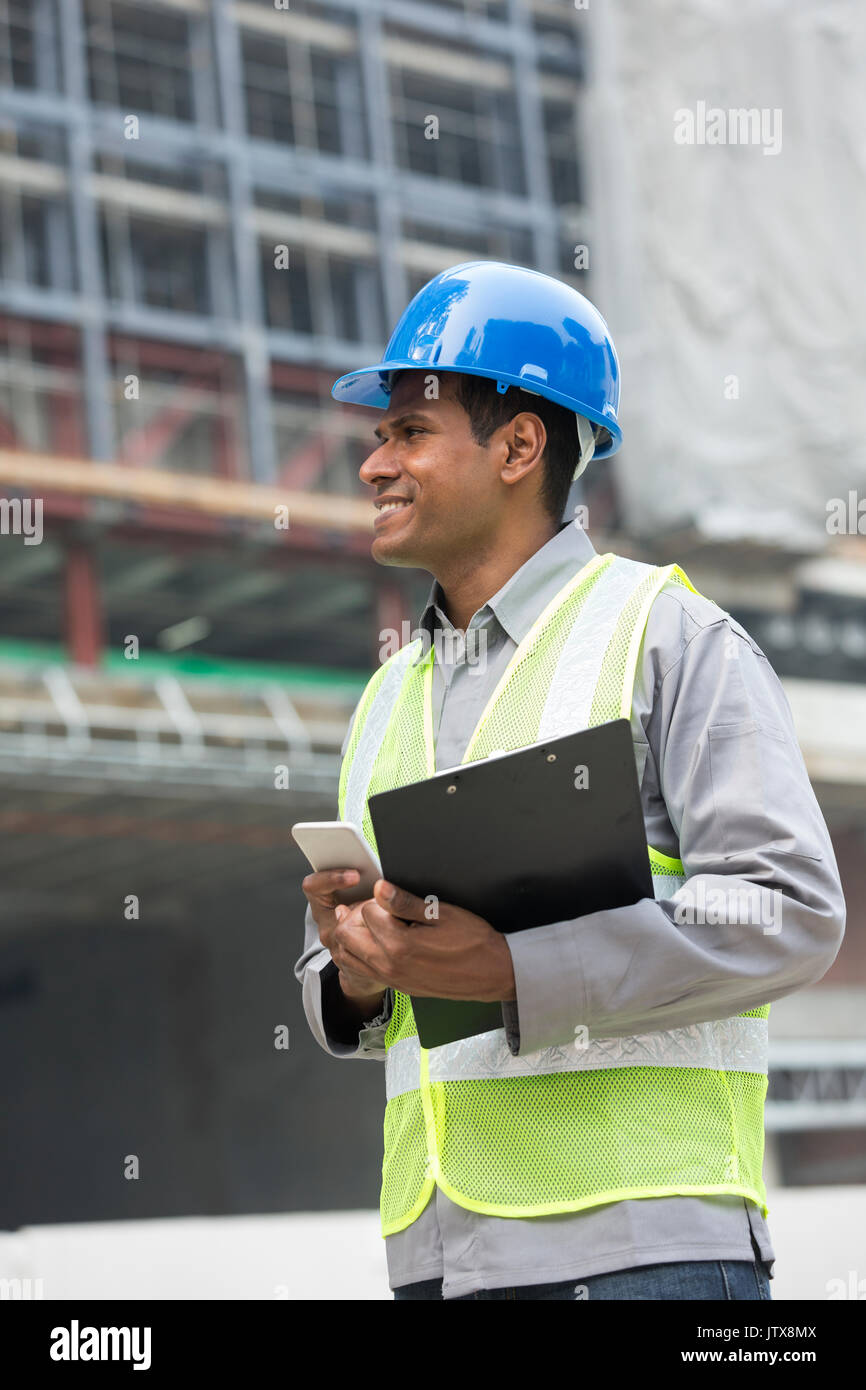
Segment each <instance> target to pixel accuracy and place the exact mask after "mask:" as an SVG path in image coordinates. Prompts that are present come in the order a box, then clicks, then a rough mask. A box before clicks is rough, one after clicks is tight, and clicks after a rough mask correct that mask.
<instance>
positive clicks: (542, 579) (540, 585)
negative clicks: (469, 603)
mask: <svg viewBox="0 0 866 1390" xmlns="http://www.w3.org/2000/svg"><path fill="white" fill-rule="evenodd" d="M595 553H596V552H595V548H594V546H593V544H592V542H591V540H590V539H589V536H588V535H587V534H586V532H585V531H584V530H582V529H581V528H580V527H579V526H576V525H575V524H574V522H572V521H569V522H565V523H564V525H562V526H561V527H560V529H559V530H558V531H557V533H556V535H555V536H551V538H550V540H549V541H547V542H546V543H545V544H544V545H543V546H541V547H540V549H538V550H536V551H535V553H534V554H533V555H530V557H529V559H528V560H525V561H524V563H523V564H522V565H521V566H520V569H518V570H515V572H514V574H512V575H511V577H510V579H507V580H506V581H505V583H504V584H503V585H502V588H501V589H499V590H498V591H497V592H496V593H495V594H493V596H492V597H491V598H489V599H488V600H487V602H486V603H484V604H482V605H481V607H480V608H479V609H477V610H476V612H475V613H474V614H473V615H472V621H473V622H475V626H476V627H479V626H483V625H486V624H489V623H491V622H498V623H499V625H500V627H501V628H502V629H503V630H504V631H505V632H506V633H507V635H508V636H509V637H510V638H511V641H512V642H514V644H515V646H519V644H520V643H521V642H522V641H523V639H524V637H525V636H526V634H527V633H528V631H529V629H530V628H531V627H532V624H533V623H534V622H535V620H536V618H537V617H538V616H539V614H540V613H541V612H543V610H544V609H545V608H546V607H547V605H548V603H550V601H551V599H552V598H554V597H555V595H556V594H557V593H558V592H559V590H560V589H562V588H563V587H564V586H565V585H566V584H567V583H568V580H569V579H571V578H573V576H574V575H575V574H577V573H578V571H579V570H581V569H583V567H584V565H587V564H588V563H589V561H590V560H591V559H592V558H593V556H594V555H595ZM442 602H443V595H442V589H441V587H440V585H439V581H438V579H434V581H433V584H432V586H431V588H430V593H429V595H428V597H427V603H426V605H425V607H424V611H423V613H422V615H421V619H420V622H419V625H418V626H419V628H420V629H422V630H423V631H425V632H426V633H427V635H428V642H432V639H433V635H434V632H435V631H436V629H437V628H439V629H440V630H443V631H452V630H453V626H452V624H451V623H450V622H449V620H448V618H446V616H445V613H444V611H443V609H442V606H441V605H442ZM428 650H429V647H428V643H427V642H425V643H424V647H423V650H422V653H421V655H420V656H419V657H418V658H417V660H421V659H423V656H424V654H425V653H426V652H427V651H428Z"/></svg>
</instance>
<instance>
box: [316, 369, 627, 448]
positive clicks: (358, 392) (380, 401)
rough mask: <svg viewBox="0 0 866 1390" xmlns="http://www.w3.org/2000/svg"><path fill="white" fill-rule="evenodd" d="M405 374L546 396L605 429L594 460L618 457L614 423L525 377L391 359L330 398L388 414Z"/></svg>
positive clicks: (341, 385)
mask: <svg viewBox="0 0 866 1390" xmlns="http://www.w3.org/2000/svg"><path fill="white" fill-rule="evenodd" d="M403 370H407V371H413V372H423V373H424V374H425V375H427V376H435V375H436V374H437V372H457V373H460V374H461V375H464V376H483V377H486V378H487V379H488V380H489V381H502V382H507V383H508V385H509V386H517V387H519V388H522V389H524V390H526V391H528V392H530V393H532V394H534V395H536V396H544V397H546V399H547V400H551V401H555V402H556V403H557V405H562V406H565V408H566V409H567V410H573V411H574V412H575V414H577V415H583V416H584V417H585V418H586V419H587V420H592V421H593V423H594V424H596V425H602V426H603V427H604V428H605V429H606V430H607V431H608V435H609V442H608V443H607V444H606V445H602V446H600V447H598V448H596V450H595V454H594V458H595V459H603V458H609V457H610V455H611V454H615V453H616V451H617V449H619V447H620V445H621V443H622V430H621V429H620V427H619V424H618V423H617V421H616V420H615V419H613V418H611V417H609V416H607V415H604V414H602V413H600V412H599V411H597V410H594V409H592V408H590V407H589V406H587V405H586V404H585V403H584V402H582V401H579V400H577V399H576V397H573V396H568V395H566V394H565V393H564V392H561V391H553V390H551V389H550V387H548V386H546V385H544V386H542V384H541V383H540V382H536V381H531V382H530V381H529V380H527V379H526V378H525V377H519V376H513V375H511V374H510V373H508V372H492V371H483V370H478V369H474V370H472V371H467V369H466V368H465V367H454V366H449V365H448V364H447V363H445V362H437V364H436V367H435V368H434V367H431V365H430V364H429V363H428V362H412V361H408V360H405V359H389V360H387V361H384V362H378V363H377V364H376V365H375V366H374V367H361V368H359V369H358V371H355V372H346V374H345V375H344V376H341V377H339V378H338V380H337V381H335V382H334V384H333V386H332V387H331V395H332V396H333V398H334V400H336V401H342V402H344V403H347V404H353V405H366V406H372V407H373V408H374V409H377V410H385V409H387V406H388V404H389V402H390V399H391V392H390V388H389V384H388V383H389V379H390V375H391V373H392V372H397V371H403Z"/></svg>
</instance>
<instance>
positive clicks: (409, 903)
mask: <svg viewBox="0 0 866 1390" xmlns="http://www.w3.org/2000/svg"><path fill="white" fill-rule="evenodd" d="M373 898H374V899H375V901H376V902H377V903H378V904H379V906H380V907H381V908H384V910H385V911H386V912H390V914H391V916H392V917H398V918H399V919H400V920H401V921H403V922H427V921H428V920H429V919H428V917H427V912H426V909H427V904H426V902H425V901H424V899H423V898H417V897H416V896H415V894H414V893H409V892H407V891H406V889H405V888H398V887H397V885H396V884H394V883H389V882H388V880H387V879H385V878H377V879H376V882H375V884H374V885H373Z"/></svg>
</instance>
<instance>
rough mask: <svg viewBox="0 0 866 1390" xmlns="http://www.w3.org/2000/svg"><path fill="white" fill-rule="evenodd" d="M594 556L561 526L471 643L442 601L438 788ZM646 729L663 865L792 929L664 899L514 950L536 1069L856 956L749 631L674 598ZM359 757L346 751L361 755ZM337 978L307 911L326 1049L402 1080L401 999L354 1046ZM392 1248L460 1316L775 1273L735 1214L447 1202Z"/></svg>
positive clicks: (787, 722) (831, 866)
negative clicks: (570, 1287)
mask: <svg viewBox="0 0 866 1390" xmlns="http://www.w3.org/2000/svg"><path fill="white" fill-rule="evenodd" d="M594 554H595V550H594V548H593V546H592V544H591V543H590V541H589V538H588V537H587V535H586V534H585V532H584V531H582V530H581V529H580V528H579V527H578V526H577V525H576V524H572V523H567V524H565V525H563V526H562V527H561V529H560V530H559V532H558V533H557V534H556V535H555V536H554V537H553V538H552V539H551V540H549V541H548V542H547V543H546V544H545V545H543V546H542V547H541V549H539V550H538V551H536V552H535V554H534V555H532V556H531V557H530V558H529V560H527V561H526V563H525V564H523V565H522V566H521V567H520V569H519V570H517V571H516V572H515V573H514V574H513V575H512V576H511V578H510V579H509V580H508V581H507V582H506V583H505V584H504V585H503V586H502V588H501V589H500V590H499V592H498V593H497V594H495V595H494V596H493V597H492V598H491V599H490V600H489V601H488V602H487V603H485V604H483V605H482V607H481V608H479V609H478V611H477V612H476V613H475V614H474V615H473V617H472V619H471V621H470V623H469V626H468V628H467V631H466V635H465V638H464V636H463V634H461V633H460V632H459V631H458V630H457V629H455V628H453V626H452V625H451V623H450V622H449V620H448V618H447V617H446V615H445V613H444V612H443V611H442V609H441V607H440V602H441V600H442V594H441V590H440V589H439V586H438V584H437V583H435V582H434V584H433V586H432V588H431V591H430V597H429V599H428V603H427V606H426V608H425V610H424V615H423V617H422V619H421V625H423V626H425V627H427V628H428V630H429V631H430V633H431V636H434V634H435V637H434V652H435V662H434V669H433V719H434V736H435V747H436V766H437V769H442V768H445V767H450V766H452V765H454V764H456V763H459V762H460V761H461V759H462V757H463V754H464V752H465V750H466V747H467V745H468V742H469V739H470V737H471V735H472V733H473V731H474V729H475V726H476V724H477V722H478V719H479V717H480V715H481V713H482V711H483V709H484V707H485V705H486V703H487V701H488V699H489V697H490V695H491V693H492V691H493V690H494V688H495V686H496V683H497V681H498V680H499V678H500V676H501V675H502V672H503V671H504V669H505V667H506V666H507V664H508V661H509V660H510V658H511V656H512V655H513V653H514V651H515V650H516V648H517V646H518V645H519V643H520V641H521V640H522V639H523V638H524V637H525V635H526V634H527V632H528V631H529V629H530V628H531V626H532V624H533V622H534V621H535V620H536V618H537V617H538V616H539V614H540V613H541V612H542V610H543V609H544V608H545V606H546V605H547V604H548V603H549V602H550V600H551V599H552V598H553V597H554V596H555V594H556V593H557V592H558V591H559V590H560V589H561V588H562V587H563V585H564V584H565V583H566V582H567V581H568V579H569V578H570V577H571V576H572V575H574V574H575V573H576V572H577V571H578V570H579V569H581V568H582V567H583V566H584V565H586V564H587V563H588V561H589V560H591V559H592V558H593V556H594ZM480 633H483V634H484V636H483V637H480V636H479V634H480ZM482 651H483V652H484V658H485V659H483V660H482V659H480V654H481V652H482ZM631 728H632V738H633V743H634V749H635V757H636V761H637V767H638V776H639V779H640V787H641V802H642V807H643V813H644V819H645V823H646V833H647V841H648V843H649V844H650V845H652V846H653V848H654V849H657V850H660V851H661V852H662V853H663V854H667V855H670V856H672V857H678V858H681V859H682V861H683V865H684V872H685V874H686V875H687V878H688V887H689V888H690V890H692V891H693V892H695V893H698V892H700V891H701V890H702V886H703V888H706V889H707V890H709V889H712V888H717V889H718V888H722V889H727V890H728V891H730V890H731V889H737V888H742V890H743V891H744V893H748V891H749V889H750V888H751V889H753V888H754V885H755V884H759V885H762V886H763V887H764V888H766V889H770V890H778V894H779V895H781V896H778V897H777V899H776V901H777V902H778V903H781V905H782V908H783V913H782V917H781V929H780V930H778V931H776V930H775V928H774V929H773V930H772V931H764V930H763V928H762V927H761V926H758V925H749V926H747V925H744V924H742V923H741V922H740V923H738V922H734V921H731V922H729V923H728V924H716V925H709V924H704V925H699V924H693V925H690V924H688V923H686V924H678V923H677V922H676V921H675V920H674V905H673V904H672V903H670V902H667V903H666V902H664V901H662V902H657V901H654V900H652V899H648V898H645V899H642V900H641V901H640V902H638V903H636V904H634V905H633V906H631V907H623V908H616V909H614V910H611V911H606V912H596V913H591V914H588V915H586V916H583V917H577V918H575V919H573V920H572V921H567V922H558V923H555V924H553V925H549V926H544V927H536V928H532V929H530V930H527V931H524V932H518V933H512V934H510V935H509V936H508V937H507V941H508V945H509V948H510V950H511V956H512V960H513V964H514V974H515V980H516V986H517V988H516V995H517V998H516V1002H514V1003H505V1004H503V1006H502V1008H503V1024H504V1026H505V1030H506V1036H507V1039H508V1043H509V1047H510V1049H511V1051H512V1052H513V1053H516V1054H518V1055H520V1054H526V1053H529V1052H534V1051H535V1050H536V1049H538V1048H543V1047H549V1046H555V1045H562V1044H564V1043H571V1042H573V1040H574V1030H575V1025H576V1024H578V1023H580V1024H584V1025H586V1026H587V1027H588V1028H589V1033H590V1036H592V1037H594V1038H599V1037H622V1036H630V1035H631V1034H635V1033H648V1032H656V1031H659V1030H667V1029H670V1028H677V1027H681V1026H685V1025H689V1024H694V1023H701V1022H705V1021H707V1020H708V1019H713V1018H728V1017H731V1016H732V1015H735V1014H738V1013H742V1012H744V1011H745V1010H747V1009H753V1008H757V1007H758V1006H760V1005H762V1004H769V1003H772V1002H773V1000H775V999H780V998H782V997H783V996H784V995H786V994H790V993H791V992H792V991H794V990H797V989H800V988H802V987H803V986H805V985H809V984H812V983H814V982H815V981H816V980H819V979H820V978H821V977H822V975H824V974H825V972H826V971H827V970H828V969H829V967H830V965H831V964H832V962H833V960H834V958H835V956H836V954H837V952H838V949H839V946H840V943H841V940H842V935H843V932H844V925H845V903H844V898H843V895H842V889H841V885H840V881H839V874H838V869H837V867H836V860H835V856H834V854H833V848H832V845H831V842H830V837H829V834H828V831H827V827H826V825H825V823H824V819H823V816H822V815H821V811H820V809H819V807H818V804H817V802H816V800H815V795H814V793H813V791H812V788H811V785H810V783H809V779H808V776H807V773H806V768H805V765H804V763H803V758H802V755H801V753H800V750H799V746H798V744H797V739H796V734H795V731H794V726H793V720H792V717H791V711H790V707H789V705H788V701H787V698H786V696H785V694H784V691H783V689H782V686H781V684H780V682H779V679H778V677H777V676H776V674H775V672H774V671H773V669H772V667H771V666H770V664H769V662H768V661H767V659H766V657H765V656H764V654H763V652H761V650H760V649H759V648H758V647H757V646H756V645H755V643H754V642H753V641H752V639H751V638H750V637H749V635H748V633H747V632H746V631H745V630H744V629H743V628H742V627H741V626H740V624H739V623H737V622H735V621H734V619H732V618H731V617H730V616H729V615H728V614H726V613H724V612H723V611H722V610H720V609H719V608H717V607H716V606H715V605H714V604H712V603H711V602H710V601H709V600H708V599H705V598H702V597H700V596H699V595H696V594H693V593H692V592H691V591H690V590H688V589H685V588H683V587H681V586H677V585H673V584H668V585H667V586H666V587H665V588H664V589H663V591H662V592H661V593H660V594H659V596H658V598H657V599H656V601H655V603H654V604H653V605H652V608H651V610H650V615H649V619H648V622H647V626H646V631H645V634H644V639H643V643H642V646H641V651H640V656H639V659H638V664H637V672H636V677H635V684H634V700H633V704H632V711H631ZM347 742H348V732H347V736H346V739H345V740H344V744H343V748H344V751H345V747H346V743H347ZM705 901H706V899H705ZM732 915H733V914H732ZM323 972H330V976H331V978H332V979H333V977H334V975H335V972H336V967H335V966H334V965H333V962H331V960H330V954H329V952H327V951H326V950H325V949H324V948H323V947H322V945H321V942H320V941H319V938H318V934H317V930H316V925H315V923H314V921H313V918H312V914H311V912H310V910H309V907H308V908H307V913H306V935H305V943H304V951H303V954H302V955H301V957H300V958H299V960H298V961H297V964H296V966H295V975H296V977H297V979H298V981H299V982H301V983H302V985H303V1000H304V1010H305V1013H306V1016H307V1020H308V1022H309V1025H310V1028H311V1030H312V1032H313V1035H314V1036H315V1038H316V1040H317V1041H318V1043H319V1044H320V1046H321V1047H323V1048H324V1049H325V1051H327V1052H329V1053H330V1054H331V1055H332V1056H335V1057H353V1058H358V1057H367V1058H373V1059H380V1060H383V1059H384V1034H385V1029H386V1027H387V1023H388V1018H389V1017H390V1011H391V1005H392V992H391V991H390V990H389V991H388V992H387V993H386V996H385V1004H384V1007H383V1012H382V1013H381V1014H380V1015H379V1017H378V1018H377V1019H375V1020H370V1021H369V1023H368V1024H367V1026H365V1027H362V1028H360V1029H359V1031H358V1041H357V1045H354V1044H353V1045H348V1044H347V1043H345V1042H340V1041H338V1040H337V1039H336V1038H335V1037H334V1036H333V1035H331V1034H329V1031H328V1018H327V1016H323V992H322V977H323ZM324 1015H327V1008H325V1009H324ZM385 1245H386V1253H387V1261H388V1278H389V1283H390V1286H391V1288H392V1289H393V1288H397V1287H399V1286H400V1285H402V1284H408V1283H412V1282H414V1281H416V1280H419V1279H430V1278H442V1279H443V1294H444V1296H445V1297H446V1298H448V1297H456V1296H457V1295H459V1294H464V1293H469V1292H471V1291H473V1290H474V1289H482V1288H498V1287H502V1286H503V1285H512V1284H534V1283H547V1282H552V1281H556V1280H564V1279H572V1278H573V1279H575V1280H580V1279H581V1278H587V1277H589V1276H590V1275H593V1274H603V1273H608V1272H610V1271H613V1270H619V1269H629V1268H634V1267H635V1266H639V1265H646V1264H657V1263H664V1262H667V1261H672V1260H752V1259H754V1258H755V1252H756V1251H757V1252H758V1253H759V1255H760V1257H761V1258H762V1259H763V1260H764V1261H766V1262H767V1264H768V1266H769V1267H770V1270H771V1272H772V1266H773V1263H774V1261H775V1254H774V1252H773V1248H772V1243H771V1241H770V1235H769V1231H768V1228H767V1223H766V1222H765V1220H764V1218H763V1216H762V1215H761V1212H760V1211H759V1209H758V1208H757V1207H756V1206H755V1204H754V1203H752V1202H750V1201H747V1200H745V1199H743V1198H741V1197H737V1196H728V1195H721V1196H708V1197H653V1198H640V1199H637V1200H627V1201H619V1202H608V1203H604V1204H601V1205H599V1206H596V1207H590V1208H588V1209H585V1210H583V1211H578V1212H566V1213H562V1214H557V1215H553V1216H538V1217H531V1218H518V1217H495V1216H487V1215H483V1214H481V1213H479V1212H475V1211H469V1210H468V1209H466V1208H464V1207H460V1206H458V1205H457V1204H456V1203H454V1202H452V1201H451V1200H450V1199H449V1198H448V1197H446V1196H445V1194H444V1193H443V1192H442V1191H441V1190H440V1189H439V1188H438V1187H437V1188H435V1189H434V1192H433V1194H431V1197H430V1200H429V1201H428V1203H427V1206H426V1208H425V1209H424V1211H423V1212H422V1213H421V1215H420V1216H419V1217H418V1219H417V1220H416V1221H414V1222H413V1223H412V1224H411V1225H410V1226H408V1227H406V1229H405V1230H403V1231H399V1232H397V1233H396V1234H395V1235H391V1236H388V1237H386V1241H385Z"/></svg>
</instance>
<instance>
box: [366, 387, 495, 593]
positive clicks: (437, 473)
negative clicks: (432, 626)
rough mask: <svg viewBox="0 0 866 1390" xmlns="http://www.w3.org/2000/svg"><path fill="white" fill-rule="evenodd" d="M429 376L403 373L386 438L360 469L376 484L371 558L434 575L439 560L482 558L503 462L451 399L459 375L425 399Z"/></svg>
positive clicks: (380, 433)
mask: <svg viewBox="0 0 866 1390" xmlns="http://www.w3.org/2000/svg"><path fill="white" fill-rule="evenodd" d="M426 380H429V373H426V372H422V371H407V372H405V373H404V374H403V375H402V376H401V377H400V379H399V381H398V382H397V385H396V387H395V389H394V392H393V394H392V396H391V399H390V402H389V404H388V408H387V410H386V411H385V412H384V414H383V415H382V416H380V418H379V421H378V424H377V427H376V429H375V431H374V433H375V435H376V438H377V439H378V440H379V441H380V443H379V445H378V447H376V448H375V450H374V452H373V453H372V454H371V455H370V457H369V458H368V459H366V460H365V462H364V463H363V464H362V465H361V468H360V470H359V475H360V477H361V480H362V481H363V482H365V483H370V484H372V486H373V487H375V489H376V497H375V506H376V518H375V522H374V528H375V529H374V540H373V546H372V555H373V559H374V560H376V561H377V563H378V564H380V565H411V566H413V567H417V568H419V569H425V570H429V571H430V573H431V574H434V575H435V574H437V572H438V570H439V566H440V559H442V560H445V558H446V557H447V563H448V564H451V565H453V562H454V559H455V558H456V556H458V555H460V554H461V552H462V553H464V554H465V555H466V556H467V558H469V557H470V556H472V555H473V554H474V555H475V557H476V558H477V557H478V554H479V553H480V552H481V551H483V550H484V549H485V548H486V546H487V545H489V544H490V538H491V534H492V532H493V531H494V530H495V524H496V511H497V506H498V505H499V504H500V502H501V488H497V480H498V477H499V467H500V464H499V462H498V458H497V457H496V453H495V450H492V449H491V447H490V446H485V445H481V444H478V443H477V442H476V441H475V439H473V437H472V432H471V430H470V425H469V416H468V415H467V414H466V412H465V410H464V409H463V407H462V406H461V405H459V404H458V402H457V401H455V400H454V399H453V398H452V389H453V378H450V377H449V376H448V374H446V373H442V375H441V376H439V378H438V381H439V399H438V400H427V399H426V397H425V381H426ZM495 439H496V436H495V435H494V436H493V440H492V441H491V444H492V443H493V441H494V440H495ZM388 502H396V503H398V504H399V505H397V506H393V507H389V506H388V505H387V503H388Z"/></svg>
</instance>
